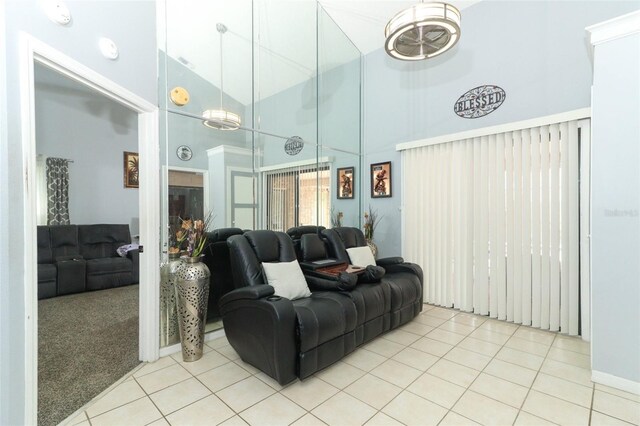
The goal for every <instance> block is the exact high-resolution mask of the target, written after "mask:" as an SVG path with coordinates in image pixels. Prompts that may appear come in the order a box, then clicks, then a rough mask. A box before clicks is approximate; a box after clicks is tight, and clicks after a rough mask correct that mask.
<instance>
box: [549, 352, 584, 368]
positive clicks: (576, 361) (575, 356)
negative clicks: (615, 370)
mask: <svg viewBox="0 0 640 426" xmlns="http://www.w3.org/2000/svg"><path fill="white" fill-rule="evenodd" d="M547 358H550V359H553V360H555V361H560V362H564V363H567V364H571V365H575V366H576V367H580V368H586V369H591V357H590V356H589V355H584V354H581V353H578V352H573V351H568V350H566V349H560V348H554V347H552V348H551V349H549V353H548V354H547Z"/></svg>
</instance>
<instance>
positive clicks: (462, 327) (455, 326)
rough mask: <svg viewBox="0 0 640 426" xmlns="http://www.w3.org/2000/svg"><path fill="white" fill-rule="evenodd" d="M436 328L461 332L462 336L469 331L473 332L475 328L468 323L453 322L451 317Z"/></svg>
mask: <svg viewBox="0 0 640 426" xmlns="http://www.w3.org/2000/svg"><path fill="white" fill-rule="evenodd" d="M438 328H439V329H441V330H445V331H450V332H451V333H457V334H461V335H463V336H467V335H468V334H469V333H471V332H473V331H474V330H475V329H476V328H475V327H472V326H470V325H466V324H462V323H459V322H455V321H453V320H452V319H451V320H449V321H447V322H445V323H444V324H442V325H441V326H440V327H438Z"/></svg>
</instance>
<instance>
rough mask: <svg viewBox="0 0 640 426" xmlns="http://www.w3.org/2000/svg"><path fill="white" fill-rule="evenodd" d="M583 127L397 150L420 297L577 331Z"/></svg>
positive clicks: (407, 243)
mask: <svg viewBox="0 0 640 426" xmlns="http://www.w3.org/2000/svg"><path fill="white" fill-rule="evenodd" d="M585 123H586V126H587V127H584V126H585ZM585 132H586V133H588V120H582V121H580V124H579V122H578V121H577V120H575V121H568V122H562V123H554V124H550V125H546V126H540V127H535V128H527V129H522V130H517V131H509V132H505V133H500V134H495V135H489V136H482V137H476V138H471V139H464V140H459V141H455V142H448V143H442V144H438V145H431V146H423V147H419V148H413V149H407V150H404V151H402V165H403V167H402V169H403V182H404V184H405V191H404V199H403V201H404V207H403V212H404V221H405V223H404V226H405V229H406V230H411V232H405V234H404V238H403V253H404V255H405V257H406V258H407V259H410V260H412V261H414V262H417V263H418V264H420V265H422V267H423V268H424V276H425V288H424V294H425V301H426V302H428V303H433V304H436V305H441V306H448V307H455V308H457V309H461V310H464V311H468V312H475V313H478V314H482V315H489V316H491V317H493V318H498V319H502V320H507V321H513V322H515V323H519V324H525V325H531V326H533V327H539V328H542V329H546V330H553V331H561V332H563V333H568V334H572V335H576V334H578V333H579V332H580V303H579V301H580V257H581V256H580V235H579V232H580V229H579V226H580V206H579V196H580V189H579V176H580V171H579V160H580V151H579V144H580V140H581V137H580V135H581V134H584V133H585ZM414 231H415V232H414ZM584 232H587V231H586V230H585V231H584ZM585 255H586V253H585ZM583 300H585V299H583ZM583 321H584V320H583Z"/></svg>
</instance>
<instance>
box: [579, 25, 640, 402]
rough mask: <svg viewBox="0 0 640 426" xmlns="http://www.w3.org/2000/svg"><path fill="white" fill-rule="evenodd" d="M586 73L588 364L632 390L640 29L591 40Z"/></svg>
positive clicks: (636, 374) (636, 329) (638, 244)
mask: <svg viewBox="0 0 640 426" xmlns="http://www.w3.org/2000/svg"><path fill="white" fill-rule="evenodd" d="M593 74H594V75H593V77H594V79H593V105H592V108H593V127H592V142H591V146H592V151H593V152H592V167H591V182H592V184H591V188H592V197H593V198H592V200H593V204H592V214H591V220H592V234H591V235H592V238H591V247H592V258H591V265H592V279H591V286H592V289H591V295H592V324H593V326H592V368H593V371H594V380H597V381H600V380H601V379H602V374H601V373H604V374H605V375H608V376H609V377H605V380H607V381H606V382H605V384H608V385H613V386H616V385H618V386H620V385H623V386H624V384H625V383H626V384H631V386H632V387H631V388H627V390H631V389H633V386H635V391H636V392H638V391H640V145H639V142H640V34H638V33H636V34H634V35H628V36H626V37H623V38H619V39H617V40H613V41H608V42H605V43H603V44H599V45H597V46H596V47H595V53H594V72H593ZM611 376H613V377H611ZM615 378H620V379H622V380H621V381H620V380H616V379H615ZM611 379H614V380H615V381H614V382H610V381H608V380H611ZM632 382H634V383H635V385H633V383H632ZM616 387H617V386H616Z"/></svg>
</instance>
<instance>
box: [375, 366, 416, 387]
mask: <svg viewBox="0 0 640 426" xmlns="http://www.w3.org/2000/svg"><path fill="white" fill-rule="evenodd" d="M370 374H373V375H374V376H376V377H379V378H381V379H383V380H386V381H387V382H389V383H393V384H394V385H396V386H400V387H401V388H405V387H407V386H409V384H410V383H411V382H413V381H414V380H415V379H417V378H418V376H420V375H421V374H422V371H420V370H418V369H415V368H413V367H409V366H408V365H405V364H402V363H399V362H398V361H394V360H392V359H390V360H388V361H385V362H383V363H382V364H380V365H379V366H378V367H376V368H374V369H373V370H371V371H370Z"/></svg>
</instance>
